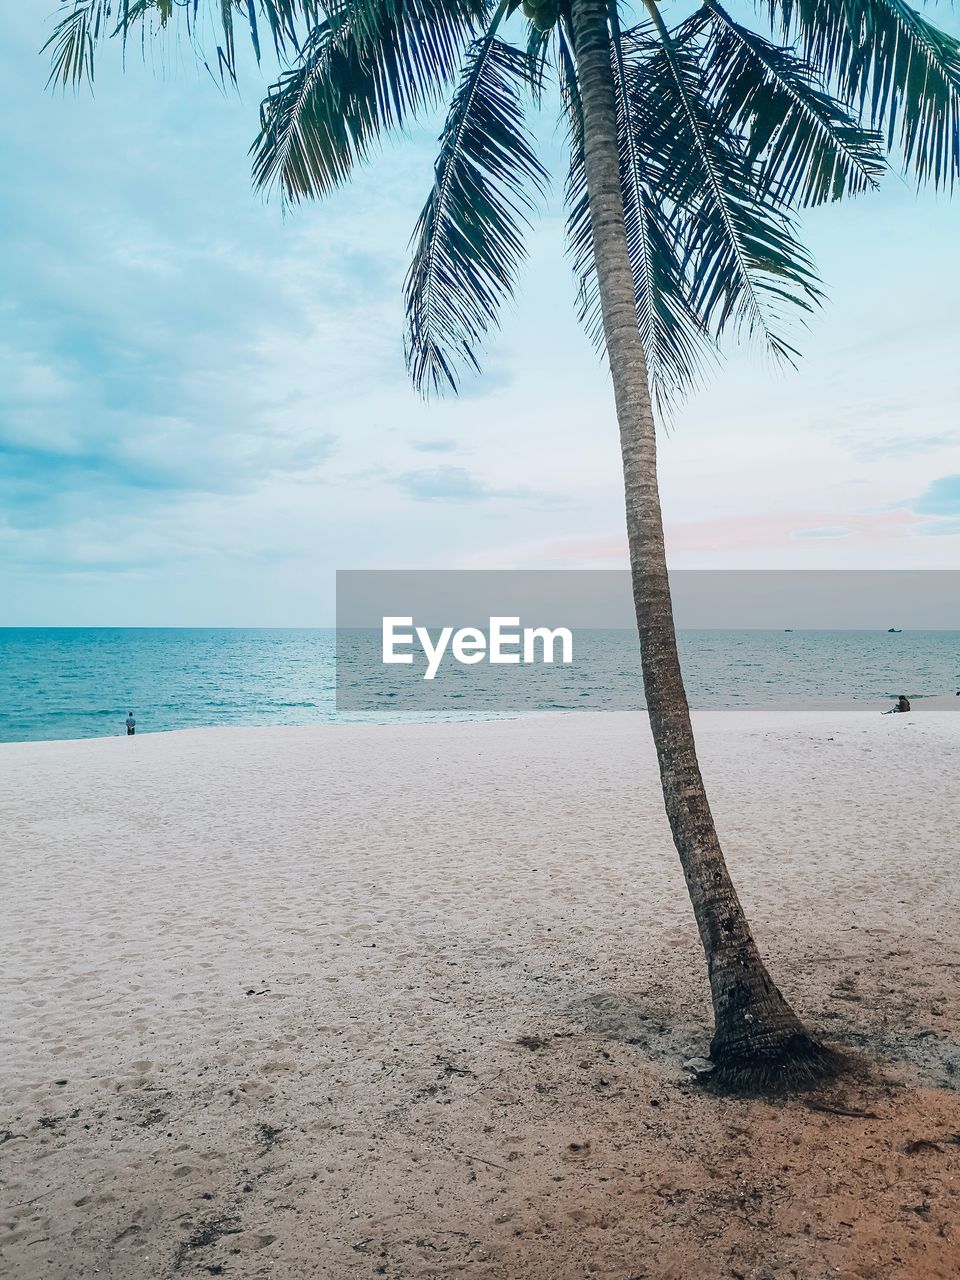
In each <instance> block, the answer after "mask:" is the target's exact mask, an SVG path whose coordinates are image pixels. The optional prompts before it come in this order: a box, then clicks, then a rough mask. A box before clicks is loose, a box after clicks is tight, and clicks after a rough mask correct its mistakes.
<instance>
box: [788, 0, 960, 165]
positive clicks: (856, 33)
mask: <svg viewBox="0 0 960 1280" xmlns="http://www.w3.org/2000/svg"><path fill="white" fill-rule="evenodd" d="M765 7H766V8H767V10H768V13H769V15H770V19H771V21H772V23H773V24H774V26H775V27H776V28H778V29H779V30H780V31H781V32H782V33H783V35H784V38H785V39H786V40H788V41H789V42H791V43H793V42H797V43H798V45H799V47H800V49H801V52H802V54H803V57H804V58H805V60H806V61H807V62H809V63H811V64H812V65H814V66H816V67H818V68H819V69H820V71H821V73H822V75H823V77H824V79H825V80H826V81H828V82H829V83H831V84H834V85H836V86H837V89H838V92H839V94H840V96H841V97H842V98H843V99H844V100H845V101H846V102H848V103H849V104H850V105H851V107H853V108H854V109H855V110H857V111H860V112H862V113H863V115H864V116H865V118H866V119H867V120H869V122H870V124H871V125H872V126H874V127H875V128H880V129H882V130H883V131H884V133H885V135H886V138H887V145H888V146H889V147H890V148H893V147H895V146H898V147H899V148H900V151H901V153H902V155H903V159H904V161H905V162H906V164H907V165H908V166H910V167H911V168H912V169H913V170H914V172H915V173H916V174H917V177H918V178H919V179H920V180H921V181H932V182H933V183H934V184H935V185H938V186H940V185H944V184H947V185H951V186H952V184H953V182H954V181H955V180H956V179H957V177H958V176H960V41H958V40H957V39H956V38H955V37H953V36H950V35H947V33H946V32H944V31H941V30H940V29H939V28H938V27H935V26H934V25H933V24H932V23H930V22H927V20H926V19H925V18H923V17H921V16H920V14H919V13H918V12H917V11H916V9H913V8H911V6H910V5H908V4H906V3H904V0H766V5H765Z"/></svg>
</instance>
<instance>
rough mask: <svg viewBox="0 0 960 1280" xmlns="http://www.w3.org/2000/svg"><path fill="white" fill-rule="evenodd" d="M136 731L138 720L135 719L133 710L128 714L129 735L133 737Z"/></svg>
mask: <svg viewBox="0 0 960 1280" xmlns="http://www.w3.org/2000/svg"><path fill="white" fill-rule="evenodd" d="M136 732H137V722H136V720H134V718H133V712H132V711H131V712H129V713H128V715H127V737H128V738H132V737H133V735H134V734H135V733H136Z"/></svg>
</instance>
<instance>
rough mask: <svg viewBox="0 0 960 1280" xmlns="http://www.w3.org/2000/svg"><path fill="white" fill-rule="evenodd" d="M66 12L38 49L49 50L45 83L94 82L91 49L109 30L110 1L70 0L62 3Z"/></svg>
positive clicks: (111, 7)
mask: <svg viewBox="0 0 960 1280" xmlns="http://www.w3.org/2000/svg"><path fill="white" fill-rule="evenodd" d="M64 7H65V8H66V9H67V12H66V13H65V14H64V16H63V17H62V18H61V19H60V20H59V22H57V23H56V25H55V26H54V28H53V31H52V32H51V34H50V37H49V39H48V40H47V41H46V42H45V43H44V45H43V48H42V49H41V53H46V51H47V50H48V49H49V50H50V75H49V78H48V80H47V84H48V85H55V84H60V85H62V86H63V87H64V88H66V87H67V86H68V85H71V84H80V83H81V82H82V81H83V80H87V81H88V82H90V83H92V82H93V65H94V62H93V59H94V51H95V49H96V46H97V43H98V42H99V41H100V39H101V38H102V37H103V36H105V35H107V34H109V33H111V32H112V30H113V28H114V23H113V22H112V20H111V14H112V9H113V4H112V2H111V0H72V2H71V3H69V4H67V5H65V6H64Z"/></svg>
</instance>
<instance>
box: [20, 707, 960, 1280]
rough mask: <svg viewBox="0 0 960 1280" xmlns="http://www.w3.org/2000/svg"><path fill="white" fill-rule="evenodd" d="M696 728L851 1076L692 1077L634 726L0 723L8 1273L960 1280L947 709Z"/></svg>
mask: <svg viewBox="0 0 960 1280" xmlns="http://www.w3.org/2000/svg"><path fill="white" fill-rule="evenodd" d="M957 701H958V702H960V699H957ZM697 725H698V734H699V740H700V746H701V757H702V762H703V766H704V771H705V774H706V776H707V781H708V785H709V788H710V793H711V797H712V800H713V805H714V809H715V813H716V817H717V822H718V826H719V828H720V832H721V836H722V838H723V840H724V844H725V847H726V850H727V856H728V860H729V862H730V865H731V870H732V871H733V874H734V877H735V879H736V881H737V883H738V887H739V888H740V891H741V896H742V898H743V901H744V905H745V907H746V909H747V911H748V913H749V915H750V918H751V920H752V921H753V924H754V927H755V932H756V935H757V939H758V941H759V943H760V945H761V948H762V950H763V951H764V953H765V955H766V956H767V957H768V960H769V963H770V965H771V968H772V969H773V971H774V973H775V975H776V976H777V978H778V979H779V981H780V984H781V986H782V987H783V989H784V990H785V992H786V993H787V994H788V996H789V998H790V999H791V1000H792V1001H793V1002H794V1003H795V1005H796V1006H797V1007H798V1008H799V1009H800V1010H801V1011H802V1012H803V1014H804V1015H805V1017H807V1019H808V1020H809V1023H810V1024H811V1025H812V1026H813V1027H814V1028H815V1029H816V1030H817V1031H818V1032H820V1033H822V1034H824V1035H826V1036H828V1037H830V1038H831V1039H832V1041H833V1042H834V1043H837V1044H840V1045H842V1046H843V1047H845V1048H846V1049H848V1050H850V1051H852V1052H854V1053H857V1054H860V1055H862V1056H863V1058H864V1059H865V1061H866V1062H868V1063H869V1064H870V1074H869V1076H868V1077H867V1078H865V1079H859V1078H858V1079H852V1080H848V1081H845V1082H844V1083H843V1084H842V1085H840V1086H839V1087H838V1088H837V1089H835V1090H833V1091H832V1092H829V1093H826V1094H823V1095H821V1096H818V1097H800V1098H795V1099H792V1100H789V1101H757V1100H754V1101H745V1100H736V1099H718V1098H715V1097H713V1096H711V1095H710V1094H709V1093H705V1092H704V1091H703V1090H702V1089H701V1088H700V1087H699V1086H698V1084H697V1083H696V1081H695V1080H694V1078H693V1077H692V1075H691V1073H690V1072H689V1071H687V1070H684V1066H683V1064H684V1062H685V1061H687V1060H688V1059H690V1058H692V1057H695V1056H697V1055H701V1054H703V1053H704V1052H705V1051H706V1048H707V1044H708V1040H709V1010H708V1005H707V991H706V983H705V971H704V962H703V956H702V953H701V951H700V947H699V942H698V940H697V936H696V932H695V929H694V926H693V921H692V917H691V915H690V910H689V907H688V904H687V900H686V896H685V890H684V885H683V880H682V876H681V874H680V870H679V866H678V863H677V860H676V855H675V853H674V851H673V848H672V845H671V842H670V839H669V833H668V831H667V828H666V823H665V819H664V818H663V815H662V810H661V805H660V800H659V794H658V784H657V773H656V766H655V761H654V757H653V749H652V744H651V742H650V739H649V731H648V730H647V728H646V725H645V723H644V720H643V718H642V716H631V715H627V714H619V713H618V714H609V715H587V714H582V715H571V716H562V717H551V718H543V719H535V720H525V721H514V722H501V723H488V724H470V725H432V726H425V725H420V726H398V727H382V726H338V727H317V728H307V729H304V728H298V729H225V730H208V731H191V732H183V733H172V734H157V735H149V734H142V735H138V736H137V737H136V738H133V739H125V738H124V739H121V738H110V739H100V740H92V741H83V742H68V743H32V744H16V745H8V746H0V832H2V837H0V844H2V867H3V872H2V875H3V896H2V905H0V912H2V930H3V937H4V953H5V963H4V965H3V969H2V974H0V976H2V991H3V1008H2V1014H3V1027H4V1039H5V1042H6V1045H7V1048H6V1051H5V1054H4V1060H3V1063H2V1066H0V1071H2V1091H0V1093H2V1116H0V1139H2V1141H0V1167H2V1177H3V1191H2V1198H3V1213H2V1215H0V1231H2V1235H0V1262H2V1268H0V1269H2V1270H3V1274H4V1275H5V1276H9V1277H11V1278H17V1280H27V1278H29V1280H34V1278H36V1280H41V1278H42V1280H67V1278H68V1277H69V1280H75V1278H77V1277H87V1276H94V1275H97V1276H101V1277H106V1278H109V1280H132V1278H133V1277H137V1278H138V1280H141V1278H142V1280H150V1278H152V1277H176V1276H206V1275H224V1276H233V1277H243V1278H244V1280H246V1278H247V1277H260V1276H272V1277H291V1278H293V1280H298V1278H299V1277H325V1278H326V1277H329V1278H330V1280H340V1278H341V1277H354V1276H356V1277H373V1276H392V1277H395V1278H405V1277H419V1276H437V1277H440V1276H465V1277H497V1278H498V1280H499V1278H502V1280H514V1278H517V1280H526V1278H528V1277H529V1278H530V1280H557V1278H561V1280H565V1278H566V1277H589V1276H599V1277H616V1278H617V1280H639V1278H640V1277H643V1278H644V1280H713V1278H714V1277H718V1278H719V1277H749V1278H750V1280H780V1278H786V1277H800V1278H801V1280H821V1277H823V1278H825V1277H828V1276H829V1277H836V1276H842V1277H863V1278H868V1277H872V1278H880V1277H902V1278H903V1280H908V1278H909V1280H925V1278H926V1277H955V1276H958V1275H960V1226H958V1223H960V1097H958V1094H957V1092H956V1091H955V1090H956V1086H957V1083H958V1081H960V1039H958V1036H960V995H958V978H960V923H958V920H960V911H958V908H960V889H958V875H957V854H958V843H960V842H958V837H957V833H958V830H960V796H958V788H957V763H958V760H960V716H957V715H956V714H953V713H952V712H951V711H949V710H940V709H936V708H932V709H931V708H926V709H924V711H923V712H922V713H921V714H917V715H913V714H911V715H909V716H888V717H882V716H879V715H878V714H877V713H876V711H869V712H864V711H846V710H844V711H841V710H818V711H815V712H795V711H765V712H739V711H738V712H710V713H703V714H701V715H700V716H698V717H697ZM838 1112H842V1113H844V1114H838ZM847 1113H852V1114H847Z"/></svg>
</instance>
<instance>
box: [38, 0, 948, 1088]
mask: <svg viewBox="0 0 960 1280" xmlns="http://www.w3.org/2000/svg"><path fill="white" fill-rule="evenodd" d="M62 3H63V5H64V13H63V16H62V18H61V20H60V21H59V23H58V24H57V26H56V28H55V30H54V32H53V34H52V36H51V38H50V41H49V42H48V43H49V45H50V47H51V49H52V54H53V67H52V72H51V80H52V81H54V82H59V83H62V84H64V85H66V84H68V83H71V82H79V81H80V80H82V79H83V78H85V77H86V78H91V79H92V77H93V70H94V52H95V49H96V46H97V44H98V42H99V41H100V40H101V38H103V37H105V36H110V35H119V36H120V37H121V38H122V39H123V40H127V39H129V37H130V36H131V34H132V33H133V32H134V31H135V30H139V31H140V32H141V34H146V33H147V32H148V31H149V30H150V28H151V27H166V26H168V25H171V24H174V23H176V22H179V23H180V24H181V29H185V30H186V32H187V33H188V34H189V37H190V39H191V40H192V41H193V42H194V44H195V45H196V47H197V49H198V52H199V56H201V57H202V58H206V60H207V65H208V66H210V67H211V69H212V70H214V71H215V73H217V74H219V75H220V76H221V77H223V78H233V79H235V78H236V74H237V49H236V36H235V30H234V25H235V23H243V24H244V26H245V28H246V30H247V32H248V34H249V36H250V39H251V41H252V44H253V49H254V52H255V54H256V57H257V59H258V60H259V59H260V57H261V44H262V43H264V44H266V43H267V41H266V40H264V41H261V28H262V29H263V31H265V32H269V41H270V43H271V44H272V47H273V51H274V52H275V54H276V55H277V57H278V58H279V60H280V72H279V75H278V78H277V80H276V82H275V83H274V84H273V85H272V86H271V87H270V89H269V92H268V94H267V96H266V98H265V99H264V101H263V103H262V105H261V110H260V130H259V133H258V135H257V137H256V140H255V142H254V144H253V147H252V155H253V175H254V181H255V183H256V185H257V186H258V187H261V188H269V187H272V186H274V185H276V186H279V188H280V191H281V193H282V195H283V197H284V199H285V200H286V201H288V202H292V203H296V202H298V201H300V200H303V199H308V198H313V197H319V196H323V195H325V194H326V193H328V192H329V191H331V190H332V189H333V188H334V187H336V186H337V185H338V184H340V183H342V182H344V181H345V180H346V179H347V178H349V176H350V174H351V172H352V170H353V168H354V166H355V165H356V164H357V163H358V162H361V161H364V160H365V159H367V157H368V156H369V154H370V152H371V149H372V148H373V146H374V144H375V143H376V142H377V141H378V139H379V138H380V137H381V135H382V134H384V133H385V132H388V131H390V130H395V129H398V128H401V127H402V126H404V125H405V124H406V123H407V121H408V120H410V119H411V118H412V117H414V116H416V115H417V114H418V113H420V112H423V111H425V110H429V109H432V108H435V107H436V106H437V104H438V103H439V102H440V101H442V100H443V99H444V98H445V96H446V95H447V93H448V91H450V90H452V96H451V97H450V101H449V108H448V112H447V115H446V121H445V124H444V126H443V131H442V134H441V137H440V154H439V158H438V159H437V162H436V168H435V177H434V184H433V188H432V190H431V192H430V195H429V197H428V199H427V202H426V204H425V205H424V207H423V211H422V213H421V214H420V218H419V221H418V223H417V226H416V230H415V233H414V237H413V262H412V266H411V268H410V272H409V275H408V277H407V282H406V315H407V333H406V350H407V358H408V366H409V370H410V374H411V377H412V378H413V381H414V383H415V384H416V385H417V387H419V388H420V389H422V390H423V391H424V392H429V391H431V390H441V389H443V388H452V389H454V390H455V389H456V387H457V385H458V379H459V377H460V375H461V373H462V371H463V369H464V368H465V367H474V368H476V367H478V356H479V354H480V352H481V350H482V348H483V346H484V343H485V341H486V339H487V338H488V336H489V334H490V331H491V329H492V328H494V327H495V325H496V323H497V315H498V309H499V307H500V304H501V303H502V301H503V299H504V298H505V297H507V296H509V295H511V294H512V292H513V289H514V286H515V283H516V279H517V273H518V268H519V266H520V264H521V261H522V259H523V255H524V243H523V237H524V232H525V231H526V230H527V229H528V226H529V217H530V214H531V211H532V209H533V207H534V205H535V203H536V200H537V198H538V196H539V194H540V193H541V192H542V190H543V187H544V184H545V181H546V173H545V171H544V169H543V167H542V165H541V163H540V160H539V159H538V157H537V154H536V151H535V148H534V141H533V139H532V137H531V136H530V134H529V132H528V130H527V127H526V125H525V122H524V107H523V99H524V96H525V95H528V96H532V97H533V98H534V99H535V100H537V101H539V100H541V98H542V95H543V94H544V92H545V88H546V86H547V84H548V83H549V82H551V79H552V81H553V82H554V83H556V85H557V86H558V88H559V92H560V104H561V110H562V111H563V113H564V115H565V118H566V121H567V125H568V133H569V145H570V169H569V177H568V184H567V197H568V204H569V235H570V244H571V249H572V253H573V257H574V262H575V267H576V270H577V272H578V274H579V277H580V280H581V307H582V314H583V318H584V320H585V322H586V324H587V326H588V329H589V330H590V332H591V333H592V334H593V335H594V337H595V338H596V340H597V341H598V343H599V344H600V345H601V346H602V348H604V349H605V351H606V357H607V360H608V362H609V367H610V372H611V376H612V381H613V389H614V398H615V402H616V411H617V419H618V422H619V428H620V441H621V448H622V456H623V474H624V489H625V497H626V515H627V531H628V538H629V549H630V563H631V568H632V576H633V592H634V601H635V605H636V616H637V626H638V628H639V635H640V647H641V656H642V668H643V683H644V690H645V694H646V700H647V705H648V708H649V715H650V722H651V725H652V729H653V736H654V739H655V742H656V748H657V756H658V759H659V764H660V775H661V781H662V786H663V795H664V801H665V805H666V810H667V814H668V816H669V820H670V826H671V829H672V832H673V838H674V841H675V843H676V846H677V850H678V852H679V855H680V860H681V863H682V865H683V871H684V875H685V877H686V882H687V887H688V889H689V892H690V897H691V900H692V903H693V909H694V913H695V916H696V920H697V925H698V928H699V931H700V936H701V939H702V942H703V947H704V951H705V953H706V958H707V965H708V971H709V979H710V986H711V992H712V996H713V1005H714V1013H715V1024H716V1025H715V1032H714V1036H713V1041H712V1045H711V1055H712V1058H713V1059H714V1062H715V1063H716V1066H717V1071H716V1072H715V1076H716V1078H718V1080H722V1081H724V1082H727V1083H730V1084H733V1085H736V1086H749V1087H764V1086H774V1085H778V1084H781V1085H782V1084H789V1083H792V1082H799V1081H802V1080H805V1079H811V1078H816V1077H818V1076H820V1075H823V1074H825V1073H827V1072H829V1071H830V1070H831V1069H832V1068H833V1067H834V1065H835V1061H836V1060H835V1058H834V1056H833V1055H832V1054H831V1053H829V1052H828V1051H827V1050H825V1049H824V1048H823V1047H822V1046H820V1045H819V1044H818V1043H817V1042H816V1041H815V1040H814V1039H813V1038H812V1037H811V1036H810V1035H808V1033H807V1032H806V1030H805V1029H804V1027H803V1025H802V1023H801V1022H800V1020H799V1018H798V1017H797V1015H796V1014H795V1013H794V1011H793V1010H792V1009H791V1007H790V1005H789V1004H788V1003H787V1001H786V1000H785V999H784V997H783V996H782V995H781V993H780V991H779V990H778V989H777V987H776V986H775V984H774V982H773V981H772V979H771V977H770V975H769V974H768V972H767V969H766V967H765V965H764V963H763V961H762V960H761V958H760V955H759V952H758V950H757V947H756V945H755V943H754V940H753V938H752V936H751V933H750V928H749V925H748V923H747V920H746V918H745V916H744V912H743V909H742V907H741V905H740V902H739V899H738V897H737V894H736V890H735V889H734V886H733V883H732V881H731V878H730V875H729V873H728V871H727V867H726V864H725V861H724V857H723V853H722V851H721V847H720V842H719V840H718V838H717V832H716V829H715V826H714V822H713V818H712V816H711V812H710V806H709V804H708V801H707V796H706V792H705V789H704V784H703V779H702V777H701V773H700V767H699V764H698V762H697V753H696V746H695V743H694V737H693V731H692V728H691V723H690V714H689V710H688V706H687V699H686V694H685V692H684V686H683V678H682V675H681V670H680V663H679V660H678V656H677V643H676V635H675V631H674V623H673V614H672V608H671V600H670V586H669V581H668V577H667V567H666V559H665V555H664V538H663V525H662V519H661V511H660V498H659V493H658V487H657V459H656V447H657V438H656V419H657V416H658V414H662V413H663V412H664V411H668V410H669V407H670V405H671V404H672V403H673V402H674V401H675V400H676V399H677V397H678V396H680V395H682V394H683V392H684V391H685V390H686V389H687V388H688V387H689V386H690V385H691V384H692V383H694V382H696V381H697V380H698V378H699V377H700V376H701V374H702V372H703V370H704V367H705V362H707V361H709V359H710V357H711V356H712V354H714V353H715V351H716V343H717V340H718V338H719V337H720V335H721V334H723V333H724V332H725V331H727V330H730V329H733V330H735V331H740V332H742V333H744V334H745V335H752V336H754V337H756V338H757V339H759V340H760V342H761V343H763V344H764V345H765V346H766V347H767V349H768V350H769V351H771V352H772V353H773V354H774V355H775V356H777V357H778V358H781V359H785V360H791V359H792V357H793V356H794V354H795V351H794V348H793V346H792V345H791V342H790V340H789V336H788V333H789V330H788V328H787V321H788V316H789V314H790V313H791V311H792V312H794V313H798V314H799V315H800V316H801V317H802V315H803V313H806V312H809V311H811V310H812V309H813V308H814V307H815V306H816V304H817V302H818V301H819V299H820V297H821V292H820V285H819V280H818V277H817V274H816V270H815V267H814V265H813V263H812V261H811V259H810V257H809V255H808V254H807V253H806V251H805V250H804V248H803V247H802V245H801V244H800V242H799V240H798V239H797V233H796V229H795V222H794V217H795V213H796V211H797V210H798V209H799V208H801V207H803V206H811V205H817V204H821V203H823V202H825V201H829V200H835V199H838V198H840V197H842V196H846V195H854V194H857V193H859V192H862V191H865V190H867V189H868V188H871V187H874V186H875V185H876V183H877V181H878V179H879V178H880V176H881V175H882V173H883V172H884V170H885V168H886V167H887V164H888V163H889V157H891V156H892V157H893V158H894V160H895V162H896V163H898V164H900V165H902V166H904V167H906V168H909V169H910V170H912V171H913V173H915V175H916V176H917V178H918V179H920V180H924V181H931V182H933V183H934V184H936V185H941V186H942V185H947V186H950V185H952V183H953V181H954V179H955V178H956V177H957V175H958V173H960V47H958V42H957V41H956V40H955V39H953V38H952V37H951V36H949V35H947V34H945V33H944V32H943V31H941V30H939V29H938V28H937V27H935V26H934V25H932V24H931V23H930V22H928V21H927V20H926V19H925V18H924V17H922V16H921V15H920V13H918V12H917V11H916V10H915V9H913V8H911V7H910V6H909V5H908V4H906V3H905V2H904V0H755V5H754V8H753V10H752V12H753V15H754V17H755V18H756V19H757V20H758V21H760V22H763V23H765V24H766V26H767V28H768V35H767V36H764V35H762V34H760V33H759V32H758V31H757V30H755V29H754V26H752V25H751V26H748V25H745V24H744V23H743V22H741V21H738V20H737V19H736V18H735V17H734V16H733V15H732V14H731V13H730V12H729V11H728V10H727V9H726V8H725V7H724V5H723V4H722V3H720V0H690V6H689V7H690V11H689V12H688V13H687V14H685V15H684V16H683V17H681V18H680V19H679V20H677V21H672V22H671V23H670V24H669V25H668V23H667V21H666V20H665V18H664V16H663V14H662V12H661V9H660V7H659V4H658V0H638V9H639V14H638V15H637V17H638V20H637V21H635V22H634V23H633V25H631V26H629V27H624V25H623V22H622V20H623V18H624V15H625V13H626V9H625V6H624V5H622V4H621V3H620V0H522V4H521V0H326V3H320V2H319V0H218V2H217V3H211V4H210V5H209V6H208V7H205V6H203V5H200V4H199V0H62ZM211 32H212V33H213V36H212V44H210V43H209V42H207V40H206V37H207V36H208V35H209V34H210V33H211ZM508 32H513V33H515V35H517V36H519V37H520V39H519V43H515V42H511V40H510V39H508ZM205 45H206V50H207V51H206V53H205V52H204V47H205ZM214 54H215V57H214Z"/></svg>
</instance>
